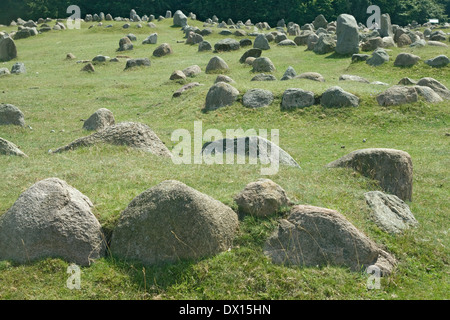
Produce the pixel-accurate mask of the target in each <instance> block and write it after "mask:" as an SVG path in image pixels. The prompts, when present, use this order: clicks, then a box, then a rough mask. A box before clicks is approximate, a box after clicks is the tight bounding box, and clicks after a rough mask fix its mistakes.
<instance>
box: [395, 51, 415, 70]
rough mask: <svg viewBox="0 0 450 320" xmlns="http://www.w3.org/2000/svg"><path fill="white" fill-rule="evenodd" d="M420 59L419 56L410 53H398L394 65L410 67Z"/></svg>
mask: <svg viewBox="0 0 450 320" xmlns="http://www.w3.org/2000/svg"><path fill="white" fill-rule="evenodd" d="M419 61H420V57H419V56H416V55H414V54H412V53H406V52H402V53H399V54H398V56H397V58H396V59H395V61H394V66H396V67H411V66H413V65H415V64H416V63H417V62H419Z"/></svg>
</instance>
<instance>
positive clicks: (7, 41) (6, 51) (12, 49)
mask: <svg viewBox="0 0 450 320" xmlns="http://www.w3.org/2000/svg"><path fill="white" fill-rule="evenodd" d="M15 58H17V47H16V44H15V42H14V40H13V39H11V38H10V37H9V36H6V35H5V36H0V62H3V61H10V60H12V59H15Z"/></svg>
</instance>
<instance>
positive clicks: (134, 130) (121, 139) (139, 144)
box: [53, 122, 172, 157]
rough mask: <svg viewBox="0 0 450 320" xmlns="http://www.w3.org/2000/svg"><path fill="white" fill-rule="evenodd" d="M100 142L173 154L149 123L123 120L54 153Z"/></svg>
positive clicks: (162, 154) (167, 154)
mask: <svg viewBox="0 0 450 320" xmlns="http://www.w3.org/2000/svg"><path fill="white" fill-rule="evenodd" d="M99 143H108V144H112V145H123V146H128V147H131V148H134V149H138V150H142V151H144V152H149V153H152V154H155V155H158V156H164V157H171V156H172V153H171V152H170V151H169V149H167V147H166V146H165V145H164V143H163V142H162V141H161V140H160V139H159V137H158V136H157V135H156V134H155V133H154V132H153V131H152V130H151V129H150V128H149V127H148V126H147V125H145V124H142V123H134V122H121V123H118V124H115V125H112V126H108V127H106V128H105V129H103V130H100V131H98V132H95V133H93V134H91V135H90V136H87V137H83V138H79V139H77V140H75V141H73V142H72V143H70V144H68V145H66V146H64V147H61V148H58V149H56V150H55V151H53V153H61V152H65V151H70V150H75V149H77V148H81V147H89V146H92V145H95V144H99Z"/></svg>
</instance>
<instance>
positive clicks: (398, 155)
mask: <svg viewBox="0 0 450 320" xmlns="http://www.w3.org/2000/svg"><path fill="white" fill-rule="evenodd" d="M327 167H328V168H352V169H353V170H355V171H357V172H359V173H361V174H362V175H364V176H366V177H368V178H370V179H372V180H375V181H378V182H379V184H380V187H381V188H382V189H383V190H384V191H386V192H388V193H390V194H394V195H396V196H397V197H399V198H400V199H402V200H403V201H412V184H413V165H412V160H411V156H410V155H409V154H408V153H407V152H405V151H401V150H395V149H383V148H370V149H362V150H356V151H353V152H351V153H349V154H347V155H345V156H344V157H342V158H340V159H338V160H335V161H333V162H331V163H329V164H328V165H327Z"/></svg>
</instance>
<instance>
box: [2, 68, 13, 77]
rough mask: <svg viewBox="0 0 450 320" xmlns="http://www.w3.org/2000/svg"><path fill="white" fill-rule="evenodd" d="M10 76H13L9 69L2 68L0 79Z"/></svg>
mask: <svg viewBox="0 0 450 320" xmlns="http://www.w3.org/2000/svg"><path fill="white" fill-rule="evenodd" d="M8 74H11V72H9V69H8V68H0V77H2V76H6V75H8Z"/></svg>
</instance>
